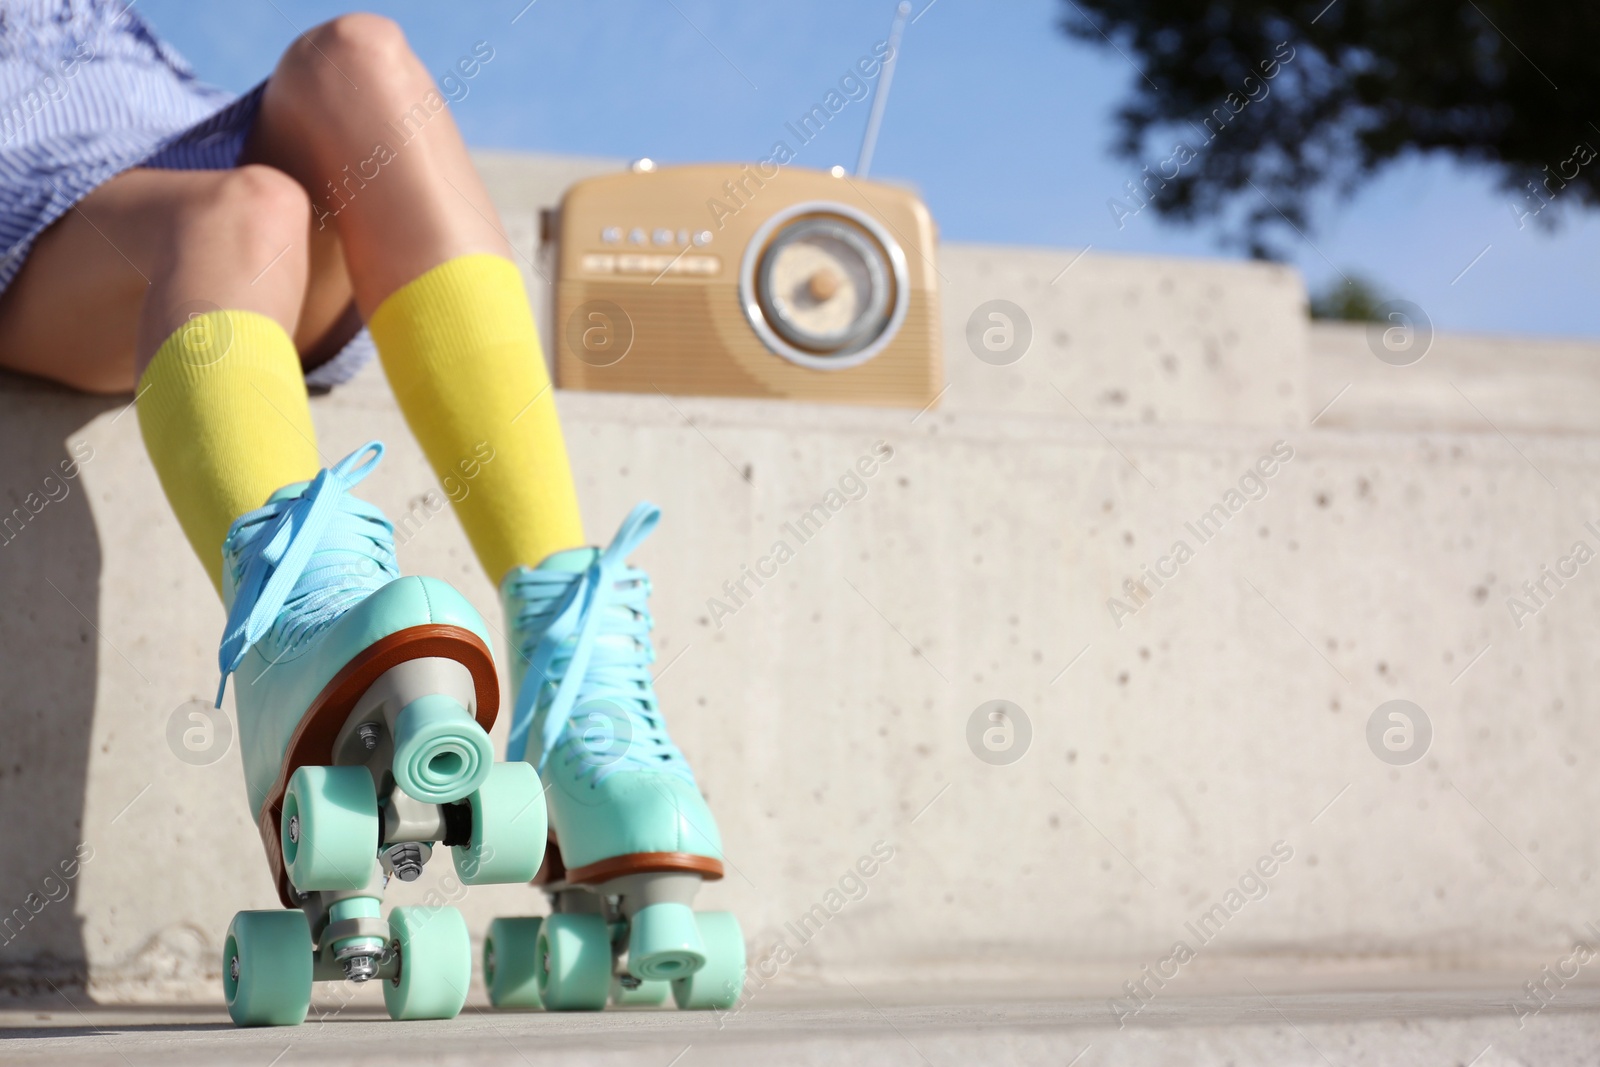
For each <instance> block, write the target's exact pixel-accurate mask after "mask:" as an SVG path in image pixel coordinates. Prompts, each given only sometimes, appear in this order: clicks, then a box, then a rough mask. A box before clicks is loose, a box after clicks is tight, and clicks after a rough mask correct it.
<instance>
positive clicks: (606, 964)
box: [484, 504, 745, 1010]
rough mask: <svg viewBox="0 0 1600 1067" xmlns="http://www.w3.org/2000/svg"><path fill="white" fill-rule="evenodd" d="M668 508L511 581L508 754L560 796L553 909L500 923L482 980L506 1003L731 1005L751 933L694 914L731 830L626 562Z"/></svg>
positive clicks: (642, 587)
mask: <svg viewBox="0 0 1600 1067" xmlns="http://www.w3.org/2000/svg"><path fill="white" fill-rule="evenodd" d="M660 517H661V512H660V511H659V510H658V509H657V508H656V507H655V506H654V505H651V504H640V505H639V506H638V507H636V508H634V509H633V512H632V513H631V514H629V516H628V518H627V520H626V521H625V522H623V524H622V528H621V529H620V530H618V531H617V536H616V538H615V539H614V540H613V541H612V542H611V545H610V547H609V548H607V549H605V550H604V551H603V552H602V551H600V550H598V549H593V548H583V549H573V550H571V551H567V552H558V553H556V554H555V555H553V556H551V557H550V558H548V559H546V560H545V561H544V562H543V563H541V564H540V565H539V566H538V567H537V568H536V569H530V568H527V567H519V568H517V569H516V570H514V571H512V572H511V573H510V574H508V575H507V576H506V578H505V581H504V582H503V583H502V585H501V597H502V599H503V601H504V604H505V609H506V619H507V629H508V630H509V631H510V635H511V637H510V639H511V643H512V646H513V648H512V652H513V655H512V656H511V663H512V671H513V676H514V681H515V684H516V685H517V700H516V706H515V711H514V712H513V717H512V720H511V736H510V740H509V742H508V745H507V751H506V758H507V759H513V760H516V759H527V760H529V761H531V762H532V763H533V764H534V765H535V766H536V767H537V768H538V769H539V776H540V779H541V780H542V781H543V782H544V787H545V791H546V793H547V794H548V797H549V804H550V821H551V823H552V824H553V825H552V833H551V842H550V849H549V852H548V854H547V856H546V858H545V864H544V869H543V870H541V871H540V873H539V878H538V879H537V882H538V884H539V885H541V887H542V888H543V889H544V891H545V893H546V894H547V895H548V896H549V898H550V906H551V914H550V915H549V916H548V917H544V918H505V919H496V920H495V921H494V923H493V924H492V925H491V926H490V927H489V932H488V936H487V937H486V938H485V941H484V981H485V983H486V984H487V985H488V987H489V998H490V1000H491V1001H492V1002H493V1003H494V1004H495V1005H496V1006H497V1007H536V1006H538V1005H540V1004H542V1005H543V1006H544V1007H546V1008H550V1009H555V1010H571V1009H596V1008H603V1007H605V1005H606V1001H607V1000H608V999H609V1000H610V1001H611V1002H612V1003H616V1004H661V1003H664V1002H665V1001H666V999H667V997H668V996H669V995H671V996H672V997H673V998H674V999H675V1000H676V1001H677V1003H678V1006H679V1007H681V1008H722V1009H726V1008H729V1007H732V1006H733V1004H734V1003H735V1002H736V1001H737V1000H738V998H739V994H740V991H741V989H742V988H743V986H744V970H745V949H744V936H743V935H742V934H741V933H740V930H739V922H738V920H737V919H735V918H734V917H733V916H732V915H731V914H729V913H727V912H700V913H696V912H695V911H694V910H693V909H692V907H691V905H692V904H693V902H694V895H695V893H696V891H697V890H698V889H699V888H700V883H701V882H702V881H703V880H706V879H717V878H721V877H722V841H721V838H720V836H719V835H718V833H717V824H716V821H715V820H714V819H713V818H712V817H711V812H710V810H709V809H708V808H707V807H706V802H705V800H704V798H702V797H701V795H700V790H699V788H698V787H697V786H696V785H695V780H694V774H693V772H691V771H690V770H689V764H688V762H687V761H686V760H685V759H684V758H683V754H682V753H681V752H679V751H678V748H677V746H675V745H674V744H673V743H672V740H671V739H670V738H669V737H668V736H667V728H666V724H665V722H663V720H662V718H661V711H660V709H659V707H657V704H656V695H655V690H654V687H653V685H652V682H651V676H650V665H651V664H652V663H653V662H655V650H654V649H653V647H652V646H651V643H650V629H651V621H650V612H649V609H648V608H647V606H646V603H645V601H646V598H647V597H648V596H649V595H650V579H649V578H648V577H647V576H646V575H645V573H644V572H643V571H641V570H639V569H637V568H634V567H630V566H628V565H627V563H626V557H627V556H628V555H629V554H630V553H632V552H633V550H634V549H635V548H637V547H638V545H639V543H640V542H641V541H643V540H644V539H645V537H647V536H648V535H649V534H650V532H651V531H652V530H654V529H655V526H656V523H657V521H658V520H659V519H660Z"/></svg>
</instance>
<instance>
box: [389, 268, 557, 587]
mask: <svg viewBox="0 0 1600 1067" xmlns="http://www.w3.org/2000/svg"><path fill="white" fill-rule="evenodd" d="M368 326H369V327H370V329H371V330H372V337H373V340H374V341H376V342H377V344H378V354H379V356H380V357H382V359H383V369H384V371H385V372H386V373H387V374H388V376H389V384H390V386H391V387H393V389H394V395H395V398H396V399H398V400H399V401H400V410H402V411H404V412H405V415H406V421H407V422H409V423H410V424H411V431H412V432H413V433H414V434H416V435H417V440H418V441H419V442H421V444H422V450H423V451H424V452H425V453H427V456H428V461H429V462H430V463H431V464H433V470H434V473H436V474H437V475H438V476H439V478H440V480H441V481H442V482H443V483H444V489H445V495H446V496H448V497H450V499H451V501H452V502H453V503H454V504H455V508H456V515H457V516H459V517H460V519H461V525H462V527H464V528H465V529H466V531H467V537H468V539H470V540H471V542H472V547H473V549H474V551H476V552H477V554H478V561H479V562H480V563H482V564H483V568H484V570H485V571H487V572H488V574H489V579H490V580H491V581H494V582H499V581H500V580H501V579H502V578H504V577H505V575H506V572H507V571H509V570H510V569H511V568H512V567H515V566H517V565H518V564H524V565H527V566H530V567H531V566H534V565H535V564H537V563H538V562H539V561H540V560H542V559H544V558H545V557H546V556H548V555H549V554H550V553H552V552H557V551H560V550H561V549H565V548H576V547H579V546H581V545H583V544H585V543H586V542H585V540H584V536H583V523H582V521H581V520H580V518H579V516H578V498H577V493H576V491H575V489H574V487H573V484H572V470H571V468H570V467H569V466H568V465H567V446H566V442H565V441H564V440H563V439H562V436H561V424H560V422H559V421H558V419H557V416H556V406H555V398H554V397H553V396H552V395H551V391H550V375H549V373H548V372H547V371H546V370H545V365H544V355H543V354H542V353H541V351H540V348H539V335H538V333H537V332H536V330H535V329H534V324H533V312H532V310H531V309H530V308H529V307H528V295H527V291H526V290H524V289H523V287H522V276H521V275H520V274H518V272H517V268H516V266H515V265H514V264H513V263H511V262H510V261H509V260H506V259H502V258H501V257H499V256H487V255H472V256H460V257H458V258H456V259H452V260H449V261H448V262H446V263H442V264H440V265H439V266H437V267H434V268H433V269H432V270H430V271H428V272H427V273H425V274H423V275H422V276H421V277H418V278H415V279H413V280H411V281H409V282H407V283H406V284H405V285H403V286H401V287H400V288H399V289H397V290H396V291H395V292H394V293H392V294H390V296H389V297H388V299H386V300H385V301H384V302H383V303H382V304H381V305H379V307H378V309H377V311H376V312H374V313H373V316H372V321H371V322H370V323H368Z"/></svg>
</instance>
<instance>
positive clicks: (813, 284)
mask: <svg viewBox="0 0 1600 1067" xmlns="http://www.w3.org/2000/svg"><path fill="white" fill-rule="evenodd" d="M840 284H841V282H840V281H839V276H838V275H837V274H835V273H833V271H831V270H828V269H827V268H826V267H824V268H823V269H822V270H819V271H817V272H816V273H815V274H813V275H812V276H811V280H810V281H809V282H808V283H807V284H806V288H807V289H808V290H809V291H810V293H811V299H813V300H815V301H816V302H817V303H819V304H821V303H824V302H825V301H828V300H831V299H832V298H833V294H834V293H837V292H838V291H839V286H840Z"/></svg>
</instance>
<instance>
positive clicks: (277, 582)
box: [217, 441, 400, 708]
mask: <svg viewBox="0 0 1600 1067" xmlns="http://www.w3.org/2000/svg"><path fill="white" fill-rule="evenodd" d="M369 457H370V458H369ZM382 458H383V444H382V443H381V442H378V441H369V442H367V443H366V444H365V445H363V446H362V447H360V448H358V449H356V450H355V451H354V452H352V453H350V454H349V455H348V456H346V457H345V458H344V459H342V460H340V461H339V462H338V463H337V464H336V465H334V466H332V467H328V468H325V469H324V470H323V471H322V472H321V473H319V474H318V475H317V477H316V478H315V480H313V481H312V482H311V483H310V484H309V485H308V486H307V487H306V489H305V490H304V491H303V492H301V493H300V494H299V495H298V496H294V497H288V498H286V499H282V500H273V501H270V502H268V503H267V504H266V505H265V506H263V507H260V508H257V509H256V510H255V511H251V512H248V513H246V514H244V515H241V516H240V517H239V518H238V519H237V520H235V522H234V524H233V527H232V528H231V529H230V530H229V531H228V539H227V541H226V542H225V543H224V544H223V549H222V551H223V559H224V562H225V565H226V566H229V567H231V568H233V576H234V577H235V578H236V579H237V584H236V586H235V589H234V596H233V606H232V607H231V608H230V609H229V610H228V622H227V626H226V627H225V628H224V630H223V637H222V646H221V648H220V649H219V650H218V653H217V661H218V665H219V666H220V667H221V668H222V682H221V684H220V685H218V686H217V707H219V708H220V707H221V706H222V694H223V692H224V691H225V690H226V689H227V686H228V676H229V675H230V674H232V673H233V672H234V671H236V670H238V669H239V664H240V663H241V662H243V660H244V657H245V653H247V652H249V651H250V649H251V648H252V647H254V646H255V645H256V643H257V642H259V641H261V640H262V639H263V638H264V637H266V636H267V635H268V634H269V633H272V634H273V635H274V636H275V638H276V640H277V642H278V644H279V645H280V646H282V648H283V649H284V650H285V651H287V650H289V649H292V648H294V647H295V646H297V645H298V644H299V643H300V642H301V641H303V640H305V639H306V638H308V637H310V636H311V635H313V634H315V633H318V632H320V631H321V630H322V629H323V627H325V626H327V625H328V624H329V623H331V622H333V621H334V620H336V619H338V618H339V617H340V616H341V615H343V614H344V613H345V612H346V611H348V610H349V609H350V608H351V607H352V606H354V604H355V603H357V602H358V601H361V600H363V599H365V598H366V597H367V595H368V594H369V593H371V592H372V591H373V590H375V589H377V588H379V587H381V586H383V585H385V584H387V583H388V582H391V581H393V580H394V579H396V578H398V577H399V576H400V569H399V567H398V565H397V564H396V563H395V558H394V527H393V526H392V525H391V524H390V523H389V520H387V519H385V518H384V517H383V512H381V511H379V510H378V509H377V508H375V507H373V506H372V505H371V504H368V503H366V502H365V501H362V500H358V499H356V498H355V497H353V496H351V495H350V494H349V490H350V489H351V488H352V487H353V486H355V485H356V484H357V483H358V482H360V481H361V480H362V479H363V478H365V477H366V476H367V475H368V474H371V473H372V470H373V468H374V467H376V466H377V465H378V461H379V460H380V459H382ZM241 569H242V571H243V573H242V574H241V573H240V571H241Z"/></svg>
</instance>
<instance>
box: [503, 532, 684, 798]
mask: <svg viewBox="0 0 1600 1067" xmlns="http://www.w3.org/2000/svg"><path fill="white" fill-rule="evenodd" d="M660 518H661V510H660V509H659V508H657V507H656V506H655V505H654V504H648V503H646V504H640V505H638V506H637V507H635V508H634V509H633V511H632V512H630V513H629V515H628V517H627V518H626V519H625V520H623V523H622V526H621V527H620V528H619V529H618V530H617V535H616V537H614V538H613V539H612V541H611V544H610V545H609V546H607V547H606V549H605V550H604V551H603V552H600V553H598V554H596V556H595V559H594V562H593V563H591V564H590V565H589V567H588V568H587V569H586V570H584V571H583V572H581V573H580V574H576V575H574V574H572V573H570V572H559V571H539V570H532V571H524V572H522V573H521V574H520V575H519V576H517V577H516V578H514V579H512V585H511V588H510V589H509V591H508V592H509V593H510V595H511V597H513V598H515V600H514V602H516V603H519V604H520V605H521V607H520V608H519V609H518V612H517V616H516V618H515V619H514V620H513V626H514V627H515V628H516V629H517V630H524V631H526V630H527V629H529V628H532V627H534V626H535V624H537V623H540V622H543V621H544V620H546V619H548V620H550V621H549V625H548V626H547V627H545V628H544V630H543V635H542V637H541V638H540V639H539V641H538V642H537V644H536V645H535V647H533V648H532V649H529V648H527V647H523V648H521V649H520V650H519V651H520V652H521V654H522V655H523V656H524V657H526V658H527V660H528V671H527V676H526V677H525V679H524V682H523V685H522V686H521V691H520V692H519V693H518V694H517V703H516V707H515V709H514V710H513V712H512V719H511V734H510V738H509V740H508V742H507V744H506V756H507V758H508V759H513V760H518V759H526V758H527V752H528V742H529V739H530V735H537V737H538V742H537V743H538V753H539V759H538V763H537V764H536V765H537V767H538V769H539V770H540V771H541V772H543V771H544V769H545V766H546V764H547V763H548V762H549V760H550V759H551V758H552V757H554V756H556V755H557V754H560V756H561V758H562V760H563V762H564V763H565V764H568V765H570V764H572V763H574V762H578V763H580V764H581V766H580V767H579V768H578V776H579V777H580V778H583V777H589V778H590V779H591V785H598V784H599V783H600V782H602V781H604V780H605V778H606V777H607V776H609V775H610V774H612V773H614V772H615V771H617V770H619V769H622V768H624V767H634V768H638V769H643V770H652V771H665V772H667V773H670V774H676V775H678V776H679V777H682V778H685V779H687V780H688V781H690V782H693V781H694V776H693V773H692V772H691V771H690V770H689V764H688V761H687V760H685V759H684V758H683V754H682V753H681V752H679V751H678V748H677V746H676V745H674V744H673V743H672V740H671V738H670V737H668V736H667V730H666V724H665V722H664V721H663V720H662V718H661V712H660V708H659V707H658V705H657V703H656V697H655V690H654V686H653V684H652V680H651V677H650V665H651V664H652V663H654V662H655V651H654V649H653V648H652V647H651V644H650V629H651V626H652V623H651V619H650V610H649V607H648V606H647V600H648V598H649V595H650V579H649V576H648V575H646V574H645V572H644V571H642V570H639V569H638V568H635V567H630V566H628V565H627V563H626V558H627V557H628V556H629V555H630V554H631V553H632V552H633V551H634V549H636V548H637V547H638V546H639V544H640V543H641V542H643V541H644V539H645V538H646V537H648V536H650V533H651V532H652V531H653V530H654V529H655V528H656V523H657V522H658V521H660ZM619 609H620V610H619ZM555 679H559V682H558V683H557V684H556V685H555V693H554V695H553V696H551V697H550V699H549V701H548V702H547V703H546V704H545V706H544V707H543V709H541V710H539V711H538V712H537V714H536V713H535V708H536V707H537V706H538V705H539V703H540V696H541V694H543V693H546V692H548V687H549V685H550V683H551V682H552V681H554V680H555Z"/></svg>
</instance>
